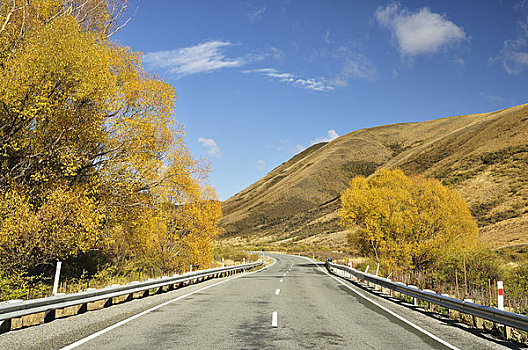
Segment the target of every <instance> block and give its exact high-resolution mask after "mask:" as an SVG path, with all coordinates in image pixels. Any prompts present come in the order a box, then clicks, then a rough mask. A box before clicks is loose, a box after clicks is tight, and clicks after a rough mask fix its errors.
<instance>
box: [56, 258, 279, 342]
mask: <svg viewBox="0 0 528 350" xmlns="http://www.w3.org/2000/svg"><path fill="white" fill-rule="evenodd" d="M272 259H273V258H272ZM276 262H277V260H275V259H273V263H272V264H270V265H268V266H264V267H263V268H261V269H259V270H257V271H253V272H248V273H243V274H240V275H236V276H234V277H231V278H228V279H226V280H223V281H220V282H216V283H213V284H211V285H209V286H207V287H203V288H200V289H197V290H195V291H192V292H190V293H187V294H184V295H181V296H179V297H177V298H174V299H171V300H169V301H166V302H164V303H162V304H159V305H156V306H154V307H151V308H150V309H147V310H145V311H142V312H140V313H139V314H136V315H134V316H131V317H129V318H126V319H124V320H122V321H120V322H118V323H116V324H113V325H111V326H109V327H106V328H104V329H102V330H100V331H99V332H96V333H94V334H92V335H89V336H87V337H86V338H83V339H80V340H78V341H76V342H75V343H72V344H70V345H68V346H65V347H63V348H61V349H60V350H71V349H74V348H76V347H78V346H79V345H82V344H84V343H86V342H87V341H90V340H92V339H95V338H97V337H99V336H100V335H103V334H105V333H107V332H110V331H111V330H113V329H115V328H117V327H119V326H122V325H124V324H126V323H128V322H130V321H132V320H135V319H136V318H138V317H141V316H143V315H145V314H148V313H149V312H151V311H154V310H157V309H159V308H161V307H163V306H166V305H169V304H171V303H174V302H175V301H178V300H181V299H183V298H186V297H188V296H190V295H193V294H196V293H198V292H201V291H203V290H206V289H209V288H211V287H214V286H217V285H219V284H222V283H225V282H228V281H231V280H234V279H237V278H240V277H244V276H247V275H251V274H253V273H256V272H260V271H263V270H265V269H267V268H268V267H270V266H273V265H275V263H276Z"/></svg>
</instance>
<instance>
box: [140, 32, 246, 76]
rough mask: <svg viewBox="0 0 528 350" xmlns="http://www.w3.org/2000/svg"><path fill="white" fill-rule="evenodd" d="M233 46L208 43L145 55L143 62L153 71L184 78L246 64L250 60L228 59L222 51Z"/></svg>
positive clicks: (219, 42)
mask: <svg viewBox="0 0 528 350" xmlns="http://www.w3.org/2000/svg"><path fill="white" fill-rule="evenodd" d="M230 46H233V44H232V43H231V42H229V41H208V42H205V43H202V44H198V45H195V46H190V47H184V48H180V49H176V50H169V51H156V52H149V53H147V54H145V57H144V62H145V63H146V64H147V65H148V66H151V67H152V68H155V69H164V70H166V71H168V72H169V73H172V74H177V75H179V76H186V75H191V74H196V73H203V72H211V71H214V70H218V69H222V68H234V67H239V66H242V65H243V64H245V63H247V61H248V59H255V57H253V58H250V57H249V56H248V57H246V58H241V57H239V58H234V59H231V58H228V57H226V56H225V54H224V49H225V48H227V47H230Z"/></svg>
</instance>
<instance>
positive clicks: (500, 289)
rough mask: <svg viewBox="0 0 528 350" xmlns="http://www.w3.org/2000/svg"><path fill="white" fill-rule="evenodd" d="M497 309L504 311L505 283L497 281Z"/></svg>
mask: <svg viewBox="0 0 528 350" xmlns="http://www.w3.org/2000/svg"><path fill="white" fill-rule="evenodd" d="M497 307H498V308H499V310H504V283H502V281H497Z"/></svg>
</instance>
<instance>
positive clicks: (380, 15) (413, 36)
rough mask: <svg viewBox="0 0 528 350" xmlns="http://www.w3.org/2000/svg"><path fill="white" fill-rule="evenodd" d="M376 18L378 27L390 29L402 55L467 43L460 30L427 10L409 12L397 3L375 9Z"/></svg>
mask: <svg viewBox="0 0 528 350" xmlns="http://www.w3.org/2000/svg"><path fill="white" fill-rule="evenodd" d="M375 16H376V19H377V21H378V23H379V24H380V25H382V26H384V27H387V28H389V29H390V30H391V32H392V35H393V36H394V38H395V39H396V41H397V44H398V49H399V50H400V53H401V54H402V56H416V55H421V54H430V53H435V52H438V51H439V50H440V49H442V48H445V47H448V46H450V45H452V44H455V43H458V42H461V41H464V40H468V37H467V35H466V33H465V32H464V29H463V28H462V27H460V26H458V25H456V24H455V23H453V22H452V21H450V20H449V19H447V18H446V16H445V15H440V14H438V13H434V12H431V10H430V9H429V8H427V7H424V8H422V9H419V10H418V11H417V12H414V13H412V12H409V11H408V10H407V9H405V8H402V7H401V5H399V4H390V5H387V6H380V7H378V9H377V10H376V12H375Z"/></svg>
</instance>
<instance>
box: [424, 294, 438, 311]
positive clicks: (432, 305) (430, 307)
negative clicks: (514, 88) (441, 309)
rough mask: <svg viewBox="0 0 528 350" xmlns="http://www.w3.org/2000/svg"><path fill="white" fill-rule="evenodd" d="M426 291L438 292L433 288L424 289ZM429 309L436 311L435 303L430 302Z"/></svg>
mask: <svg viewBox="0 0 528 350" xmlns="http://www.w3.org/2000/svg"><path fill="white" fill-rule="evenodd" d="M424 292H429V293H435V294H436V292H435V291H434V290H431V289H424ZM429 311H431V312H434V311H435V304H433V303H431V302H429Z"/></svg>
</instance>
